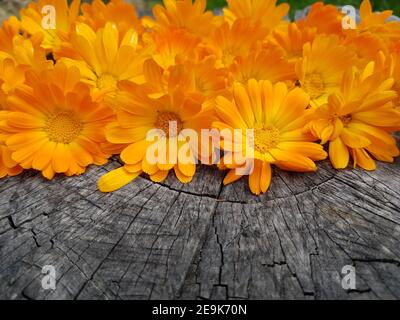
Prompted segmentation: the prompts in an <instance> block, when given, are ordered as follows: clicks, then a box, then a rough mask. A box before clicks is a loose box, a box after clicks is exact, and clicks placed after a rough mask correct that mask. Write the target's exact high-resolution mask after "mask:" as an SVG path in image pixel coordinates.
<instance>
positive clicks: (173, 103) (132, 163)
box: [98, 81, 211, 192]
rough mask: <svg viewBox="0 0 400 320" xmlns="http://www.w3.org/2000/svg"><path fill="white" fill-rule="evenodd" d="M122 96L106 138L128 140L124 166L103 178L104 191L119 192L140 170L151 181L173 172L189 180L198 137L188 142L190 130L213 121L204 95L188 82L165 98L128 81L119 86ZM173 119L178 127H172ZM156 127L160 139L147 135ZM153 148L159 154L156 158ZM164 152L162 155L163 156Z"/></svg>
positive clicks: (173, 87) (179, 84)
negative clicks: (205, 107)
mask: <svg viewBox="0 0 400 320" xmlns="http://www.w3.org/2000/svg"><path fill="white" fill-rule="evenodd" d="M120 86H121V89H123V90H124V96H123V99H122V95H121V96H120V97H119V98H120V101H119V104H120V108H119V110H118V111H117V113H116V114H117V121H116V122H114V123H111V124H110V125H109V126H108V127H107V139H108V141H109V142H111V143H115V144H127V145H128V146H127V147H126V148H124V150H123V151H122V152H121V159H122V161H123V162H124V163H125V165H124V166H123V167H121V168H119V169H116V170H114V171H111V172H110V173H108V174H106V175H105V176H103V177H102V178H101V179H100V180H99V183H98V185H99V189H100V191H102V192H111V191H115V190H117V189H119V188H121V187H123V186H125V185H126V184H128V183H129V182H131V181H132V180H134V179H135V178H136V177H137V176H139V175H140V174H141V173H142V172H144V173H146V174H148V175H149V176H150V179H151V180H152V181H155V182H161V181H163V180H165V179H166V178H167V176H168V172H169V171H170V170H172V169H173V170H174V172H175V175H176V176H177V178H178V179H179V180H180V181H181V182H183V183H188V182H190V181H191V180H192V179H193V176H194V174H195V172H196V162H197V155H198V152H199V147H200V146H199V145H198V141H197V140H196V139H194V140H196V141H194V140H193V139H190V141H187V140H186V136H185V135H184V132H185V130H186V129H195V128H196V127H199V128H202V129H207V128H209V127H210V121H211V119H210V118H209V117H207V116H203V115H202V103H203V101H204V99H203V97H202V96H200V95H199V94H197V93H192V92H189V91H188V90H189V89H190V88H189V87H188V86H187V85H186V86H185V85H184V81H176V83H175V85H173V84H172V83H171V84H170V85H169V90H168V93H167V94H165V95H162V96H161V97H151V96H149V95H148V92H147V89H146V88H145V86H139V85H136V84H133V83H130V82H126V81H125V82H123V83H121V84H120ZM171 123H173V126H175V131H174V130H172V132H171V131H169V128H170V125H171ZM154 129H158V130H162V131H161V132H160V137H159V138H158V140H156V141H155V142H154V141H150V140H149V139H147V138H148V133H150V132H151V130H154ZM154 148H157V150H158V152H159V155H160V156H161V158H155V159H153V158H152V157H151V156H153V155H154ZM161 153H162V155H164V156H165V158H164V159H162V155H161Z"/></svg>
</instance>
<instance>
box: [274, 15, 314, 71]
mask: <svg viewBox="0 0 400 320" xmlns="http://www.w3.org/2000/svg"><path fill="white" fill-rule="evenodd" d="M316 35H317V29H316V28H308V27H299V25H298V24H297V23H290V24H288V25H287V27H286V28H285V29H284V30H282V29H280V30H274V32H273V34H272V36H271V37H270V38H269V39H268V40H267V45H269V44H271V43H272V44H274V45H276V46H278V47H279V48H281V49H282V50H283V52H284V54H285V58H286V59H287V60H288V61H289V62H292V63H295V62H297V61H298V60H299V59H301V58H302V56H303V46H304V45H305V44H306V43H308V42H310V43H312V42H313V41H314V39H315V37H316Z"/></svg>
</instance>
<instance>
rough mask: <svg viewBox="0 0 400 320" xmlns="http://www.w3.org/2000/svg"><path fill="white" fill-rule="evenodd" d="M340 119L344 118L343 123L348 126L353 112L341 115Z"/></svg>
mask: <svg viewBox="0 0 400 320" xmlns="http://www.w3.org/2000/svg"><path fill="white" fill-rule="evenodd" d="M340 120H342V122H343V124H344V125H345V126H347V125H348V124H349V123H350V122H351V114H346V115H345V116H341V117H340Z"/></svg>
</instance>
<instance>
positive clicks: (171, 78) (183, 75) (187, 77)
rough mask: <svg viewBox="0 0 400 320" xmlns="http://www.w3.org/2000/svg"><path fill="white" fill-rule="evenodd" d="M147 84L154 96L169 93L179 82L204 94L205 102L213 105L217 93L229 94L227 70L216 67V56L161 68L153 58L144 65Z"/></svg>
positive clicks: (191, 90)
mask: <svg viewBox="0 0 400 320" xmlns="http://www.w3.org/2000/svg"><path fill="white" fill-rule="evenodd" d="M143 72H144V77H145V80H146V85H147V86H148V87H149V90H150V93H149V94H151V95H152V96H153V97H157V96H162V95H164V94H166V93H168V90H169V87H171V86H177V85H178V84H177V83H178V82H179V83H180V84H182V85H183V86H185V87H187V88H188V89H187V90H188V91H190V92H197V93H199V94H200V95H202V96H204V99H205V102H204V103H205V104H207V105H209V106H210V107H211V104H213V102H214V99H215V98H216V96H217V95H224V94H227V93H226V92H227V90H226V87H227V81H226V77H227V75H226V71H225V70H224V69H217V68H216V67H215V57H213V56H209V57H207V58H205V59H204V60H202V61H200V62H192V61H186V62H184V63H183V64H178V65H175V66H172V67H170V68H169V69H168V70H164V69H163V68H161V67H160V66H159V65H158V64H157V63H156V62H155V61H154V60H153V59H149V60H147V61H146V62H145V63H144V66H143Z"/></svg>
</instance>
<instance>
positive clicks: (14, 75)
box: [0, 58, 27, 110]
mask: <svg viewBox="0 0 400 320" xmlns="http://www.w3.org/2000/svg"><path fill="white" fill-rule="evenodd" d="M26 70H27V67H26V66H23V65H16V63H15V62H14V60H12V59H10V58H5V59H3V60H0V110H1V109H2V108H4V105H5V101H6V99H7V96H8V95H9V94H10V93H13V92H14V90H15V89H16V88H18V87H20V86H22V85H23V84H24V83H25V71H26Z"/></svg>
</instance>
